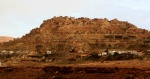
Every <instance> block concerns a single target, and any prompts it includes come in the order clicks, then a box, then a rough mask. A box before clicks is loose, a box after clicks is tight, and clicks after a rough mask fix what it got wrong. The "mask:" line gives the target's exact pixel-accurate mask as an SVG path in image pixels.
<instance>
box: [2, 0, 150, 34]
mask: <svg viewBox="0 0 150 79" xmlns="http://www.w3.org/2000/svg"><path fill="white" fill-rule="evenodd" d="M149 8H150V0H0V36H13V37H21V36H22V35H25V34H26V33H29V32H30V30H31V29H33V28H35V27H39V26H40V24H41V23H42V22H43V20H46V19H50V18H52V17H53V16H73V17H76V18H78V17H88V18H108V19H109V20H112V19H114V18H117V19H118V20H121V21H128V22H130V23H132V24H134V25H136V26H137V27H139V28H143V29H148V30H150V9H149Z"/></svg>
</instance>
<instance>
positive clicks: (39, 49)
mask: <svg viewBox="0 0 150 79" xmlns="http://www.w3.org/2000/svg"><path fill="white" fill-rule="evenodd" d="M149 49H150V32H149V31H148V30H145V29H141V28H137V27H136V26H135V25H133V24H131V23H129V22H127V21H119V20H117V19H113V20H108V19H106V18H104V19H99V18H94V19H89V18H85V17H81V18H74V17H67V16H65V17H62V16H60V17H53V18H51V19H48V20H44V21H43V23H42V24H41V25H40V27H39V28H34V29H33V30H31V32H30V33H29V34H26V35H24V36H22V37H21V38H15V39H14V40H12V41H9V42H4V43H0V51H1V52H0V78H2V79H149V78H150V67H149V65H150V61H149V60H150V56H149V55H150V50H149ZM112 50H116V51H117V52H114V53H113V54H112V53H111V51H112ZM130 50H132V51H130ZM122 51H123V53H121V52H122ZM103 53H104V54H103Z"/></svg>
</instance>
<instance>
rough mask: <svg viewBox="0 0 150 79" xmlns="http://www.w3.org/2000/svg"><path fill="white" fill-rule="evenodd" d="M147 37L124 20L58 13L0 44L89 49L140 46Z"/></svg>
mask: <svg viewBox="0 0 150 79" xmlns="http://www.w3.org/2000/svg"><path fill="white" fill-rule="evenodd" d="M148 37H150V32H149V31H148V30H145V29H141V28H137V27H136V26H135V25H133V24H131V23H128V22H126V21H119V20H117V19H113V20H107V19H106V18H104V19H98V18H94V19H89V18H84V17H81V18H74V17H67V16H65V17H62V16H60V17H53V18H51V19H48V20H44V21H43V23H42V24H41V25H40V27H39V28H35V29H33V30H31V32H30V33H29V34H26V35H24V36H22V37H21V38H20V39H15V40H14V41H12V42H9V43H6V44H4V45H3V47H4V48H5V47H7V48H10V49H22V50H31V49H34V50H35V48H36V46H37V47H38V46H41V47H42V49H43V50H58V51H70V50H76V51H90V50H100V49H106V48H118V49H119V48H129V47H130V46H134V45H136V46H140V45H143V40H144V39H146V38H148ZM130 48H134V47H130ZM135 49H138V48H137V47H136V48H135Z"/></svg>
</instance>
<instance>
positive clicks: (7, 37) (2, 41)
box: [0, 36, 14, 43]
mask: <svg viewBox="0 0 150 79" xmlns="http://www.w3.org/2000/svg"><path fill="white" fill-rule="evenodd" d="M12 40H14V38H13V37H9V36H0V42H1V43H4V42H9V41H12Z"/></svg>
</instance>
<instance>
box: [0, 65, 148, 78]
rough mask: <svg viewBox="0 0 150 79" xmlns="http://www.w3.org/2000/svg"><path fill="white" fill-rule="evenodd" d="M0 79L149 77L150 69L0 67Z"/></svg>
mask: <svg viewBox="0 0 150 79" xmlns="http://www.w3.org/2000/svg"><path fill="white" fill-rule="evenodd" d="M0 78H1V79H150V69H138V68H118V67H109V68H105V67H77V66H76V67H75V66H45V67H0Z"/></svg>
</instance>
